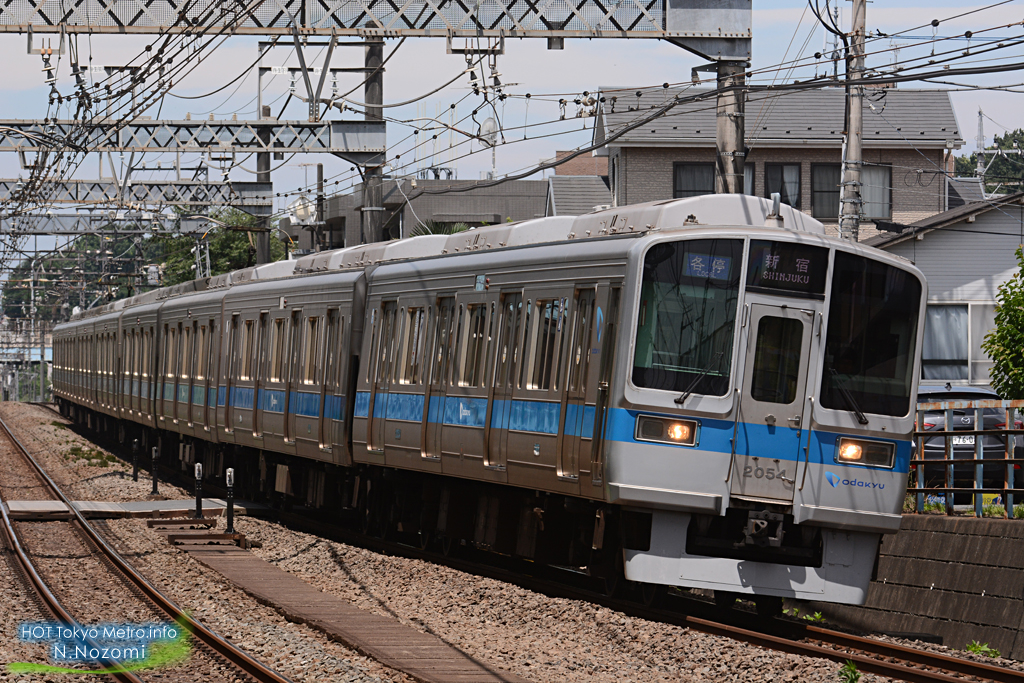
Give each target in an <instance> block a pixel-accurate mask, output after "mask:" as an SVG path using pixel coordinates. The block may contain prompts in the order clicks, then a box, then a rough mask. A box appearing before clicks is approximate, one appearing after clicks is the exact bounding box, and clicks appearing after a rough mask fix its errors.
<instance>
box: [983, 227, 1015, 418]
mask: <svg viewBox="0 0 1024 683" xmlns="http://www.w3.org/2000/svg"><path fill="white" fill-rule="evenodd" d="M1017 265H1018V270H1017V272H1016V273H1015V274H1014V275H1013V277H1011V278H1010V279H1009V280H1007V281H1006V282H1004V283H1003V284H1001V285H1000V286H999V293H998V294H997V295H996V327H995V329H994V330H992V331H991V332H989V333H988V334H987V335H986V336H985V341H984V342H982V344H981V348H982V349H984V350H985V353H987V354H988V355H989V356H990V357H991V358H992V360H993V361H994V365H993V367H992V372H991V378H992V388H993V389H995V390H996V391H997V392H999V395H1000V396H1002V397H1003V398H1004V399H1009V400H1019V399H1024V246H1021V247H1017Z"/></svg>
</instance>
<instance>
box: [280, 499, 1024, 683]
mask: <svg viewBox="0 0 1024 683" xmlns="http://www.w3.org/2000/svg"><path fill="white" fill-rule="evenodd" d="M279 517H280V518H281V521H284V522H285V523H289V524H291V525H295V526H298V525H302V526H306V527H307V528H309V529H315V531H314V533H317V534H319V535H326V536H334V537H339V536H340V537H342V538H344V539H345V540H347V541H348V542H353V541H354V542H355V543H357V544H359V545H360V546H362V547H368V548H370V549H373V550H378V551H384V552H386V553H389V554H392V555H396V556H400V557H410V558H415V559H420V560H425V561H429V562H433V563H435V564H441V565H444V566H447V567H450V568H452V569H457V570H459V571H464V572H467V573H471V574H474V575H477V576H486V577H488V578H493V579H496V580H499V581H505V582H507V583H511V584H514V585H518V586H520V587H522V588H526V589H528V590H532V591H536V592H538V593H543V594H545V595H551V596H554V597H561V598H568V599H573V600H585V601H587V602H592V603H597V604H600V605H602V606H604V607H608V608H611V609H615V610H618V611H620V612H623V613H625V614H628V615H630V616H634V617H639V618H643V619H648V620H651V621H657V622H663V623H670V624H675V625H677V626H683V627H686V628H693V629H695V630H697V631H702V632H704V633H711V634H714V635H719V636H723V637H726V638H731V639H734V640H741V641H744V642H747V643H750V644H753V645H758V646H760V647H764V648H766V649H771V650H777V651H781V652H788V653H790V654H797V655H803V656H805V657H817V658H824V659H831V660H832V661H835V662H839V663H842V662H845V661H847V660H850V661H853V662H854V663H855V664H856V665H857V667H858V669H859V670H860V671H864V672H867V673H874V674H879V675H882V676H886V677H888V678H893V679H896V680H902V681H910V682H911V683H952V682H954V681H956V682H957V683H963V682H964V678H962V677H960V676H963V675H967V676H974V677H976V678H978V679H980V680H985V681H997V682H998V683H1024V672H1020V671H1016V670H1014V669H1007V668H1004V667H999V666H994V665H992V664H985V663H981V662H974V661H971V660H967V659H960V658H958V657H951V656H949V655H943V654H938V653H932V652H927V651H925V650H916V649H914V648H912V647H907V646H903V645H896V644H892V643H885V642H882V641H879V640H875V639H872V638H864V637H861V636H854V635H850V634H846V633H842V632H839V631H833V630H830V629H825V628H821V627H817V626H810V625H805V624H800V623H794V622H788V621H779V620H774V619H773V620H765V619H764V618H761V617H754V616H753V615H749V614H746V613H743V612H740V611H737V610H732V611H729V612H726V613H725V615H724V618H725V619H733V620H735V623H725V621H721V620H719V619H720V618H722V617H717V618H715V619H710V618H705V617H701V616H694V615H692V614H686V613H683V612H680V611H673V610H668V609H659V608H653V607H645V606H643V605H641V604H640V603H638V602H635V601H632V600H628V599H623V598H615V597H611V598H610V597H608V596H605V595H603V594H601V593H598V592H595V591H592V590H587V589H585V588H581V587H579V586H574V585H571V584H568V583H566V582H564V581H557V580H554V579H549V578H542V577H537V576H530V575H527V574H524V573H522V572H520V571H515V570H514V569H508V568H505V567H498V566H495V565H488V564H485V563H480V562H475V561H473V560H468V559H460V558H451V557H444V556H442V555H441V554H440V553H437V552H431V551H424V550H420V549H418V548H415V547H413V546H411V545H407V544H404V543H399V542H396V541H384V540H381V539H378V538H374V537H372V536H367V535H363V534H359V533H357V532H355V531H351V530H348V529H344V528H342V527H338V526H335V525H332V524H330V523H327V522H320V521H317V520H311V519H309V518H306V517H302V516H301V515H297V514H295V513H279ZM680 599H681V600H686V598H680ZM688 602H690V601H688ZM698 605H699V608H700V609H708V608H710V606H709V605H707V604H706V603H703V602H699V601H696V600H694V601H692V605H691V607H693V606H698ZM807 641H818V642H817V643H815V642H807ZM819 643H821V644H819ZM830 646H831V647H830ZM836 648H844V649H845V650H846V651H844V650H840V649H836ZM890 660H892V661H890ZM921 667H928V668H921Z"/></svg>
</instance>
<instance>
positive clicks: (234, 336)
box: [224, 315, 238, 380]
mask: <svg viewBox="0 0 1024 683" xmlns="http://www.w3.org/2000/svg"><path fill="white" fill-rule="evenodd" d="M224 369H225V370H226V373H225V375H224V379H225V380H230V379H232V378H234V376H235V373H236V372H237V370H238V316H237V315H233V316H231V329H230V331H229V332H228V364H227V366H226V367H225V368H224Z"/></svg>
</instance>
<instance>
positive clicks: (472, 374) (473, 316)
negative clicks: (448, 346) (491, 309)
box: [459, 304, 488, 387]
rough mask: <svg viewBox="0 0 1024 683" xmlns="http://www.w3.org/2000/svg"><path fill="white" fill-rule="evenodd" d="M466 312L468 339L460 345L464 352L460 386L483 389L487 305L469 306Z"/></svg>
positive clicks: (460, 361) (460, 367)
mask: <svg viewBox="0 0 1024 683" xmlns="http://www.w3.org/2000/svg"><path fill="white" fill-rule="evenodd" d="M466 310H467V318H468V324H467V325H466V329H465V335H466V339H465V340H464V341H463V342H461V343H460V346H461V347H462V348H463V349H464V351H463V352H462V354H461V356H460V357H459V386H463V387H481V386H483V384H484V382H483V378H484V358H485V356H486V349H487V342H488V339H487V304H469V305H468V306H467V307H466Z"/></svg>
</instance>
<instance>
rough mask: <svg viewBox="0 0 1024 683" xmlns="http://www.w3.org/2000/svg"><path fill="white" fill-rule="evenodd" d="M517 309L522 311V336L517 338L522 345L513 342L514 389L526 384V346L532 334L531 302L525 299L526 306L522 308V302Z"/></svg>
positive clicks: (516, 341)
mask: <svg viewBox="0 0 1024 683" xmlns="http://www.w3.org/2000/svg"><path fill="white" fill-rule="evenodd" d="M519 307H520V309H521V310H522V313H521V314H520V315H522V317H523V334H522V336H521V337H520V338H519V339H522V343H521V344H520V343H519V340H518V339H517V340H515V341H514V342H513V344H514V345H515V352H514V353H513V355H512V362H513V363H514V364H515V369H514V371H513V372H514V373H515V374H514V375H513V376H514V377H515V378H516V379H515V383H516V389H522V388H523V386H524V385H526V384H527V378H528V375H527V365H528V363H527V362H526V354H527V349H528V344H529V343H530V335H531V334H532V333H533V330H531V329H530V323H531V320H530V318H531V317H532V316H531V315H530V311H531V309H533V302H532V301H530V300H529V299H527V300H526V305H525V306H524V305H523V304H522V302H520V303H519Z"/></svg>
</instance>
